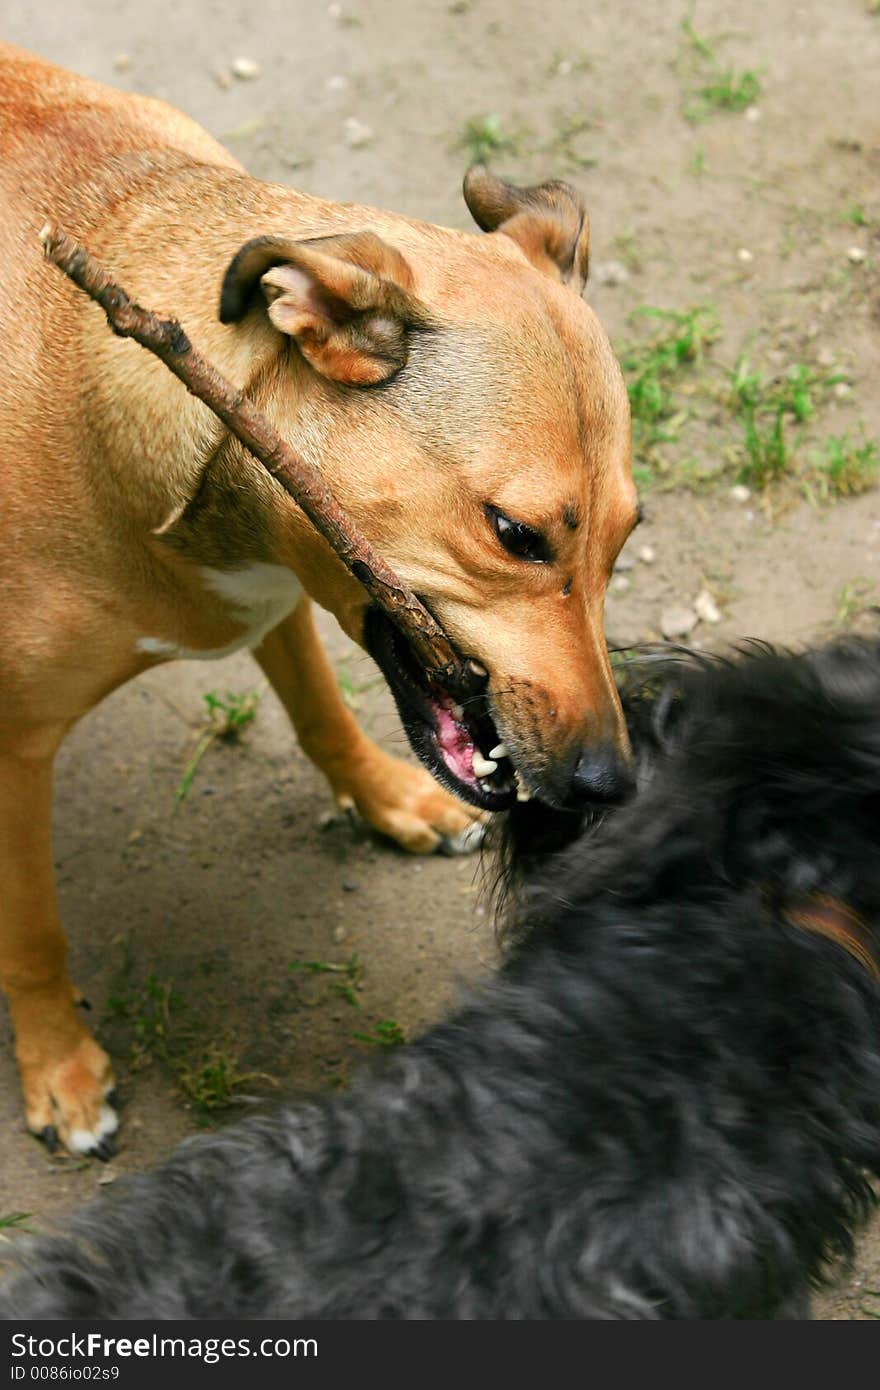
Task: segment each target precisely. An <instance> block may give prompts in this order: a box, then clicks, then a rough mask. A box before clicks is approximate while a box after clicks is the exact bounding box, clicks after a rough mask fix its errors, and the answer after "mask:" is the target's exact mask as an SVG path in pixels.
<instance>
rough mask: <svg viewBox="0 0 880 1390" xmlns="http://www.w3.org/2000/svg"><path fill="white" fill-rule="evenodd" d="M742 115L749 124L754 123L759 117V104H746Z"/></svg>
mask: <svg viewBox="0 0 880 1390" xmlns="http://www.w3.org/2000/svg"><path fill="white" fill-rule="evenodd" d="M743 115H744V116H745V118H746V120H747V121H748V122H749V123H750V124H751V125H754V124H755V122H756V121H759V120H760V119H761V108H760V106H747V107H746V109H745V111H744V112H743Z"/></svg>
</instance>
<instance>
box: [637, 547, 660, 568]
mask: <svg viewBox="0 0 880 1390" xmlns="http://www.w3.org/2000/svg"><path fill="white" fill-rule="evenodd" d="M656 558H657V552H656V550H655V549H654V547H653V545H640V546H639V559H640V560H641V562H642V564H643V565H653V563H654V561H655V560H656Z"/></svg>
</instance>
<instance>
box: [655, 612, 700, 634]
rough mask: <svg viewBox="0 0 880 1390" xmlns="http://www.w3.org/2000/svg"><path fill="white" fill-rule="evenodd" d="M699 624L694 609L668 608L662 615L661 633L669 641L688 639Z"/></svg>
mask: <svg viewBox="0 0 880 1390" xmlns="http://www.w3.org/2000/svg"><path fill="white" fill-rule="evenodd" d="M698 622H699V618H698V617H697V615H696V613H695V612H694V610H693V608H684V607H682V608H666V609H664V611H663V612H662V613H661V614H660V631H661V632H662V633H663V636H664V637H665V638H667V640H669V641H671V640H672V639H673V638H675V637H687V635H688V633H689V632H692V631H693V629H694V628H695V627H696V625H697V623H698Z"/></svg>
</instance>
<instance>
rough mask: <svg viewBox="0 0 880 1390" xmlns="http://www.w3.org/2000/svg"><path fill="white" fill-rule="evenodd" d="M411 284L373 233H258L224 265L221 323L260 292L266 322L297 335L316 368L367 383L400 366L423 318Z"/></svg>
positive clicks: (399, 260) (403, 264)
mask: <svg viewBox="0 0 880 1390" xmlns="http://www.w3.org/2000/svg"><path fill="white" fill-rule="evenodd" d="M412 282H413V276H412V271H411V270H410V267H409V265H408V264H407V261H406V260H405V258H404V257H403V256H402V255H401V253H400V252H399V251H397V250H396V249H395V248H394V247H393V246H390V245H389V244H388V243H387V242H385V241H383V240H382V238H381V237H378V236H376V235H375V233H374V232H351V233H346V234H343V235H340V236H328V237H315V238H312V239H310V240H308V241H285V240H283V239H280V238H276V237H257V238H255V239H254V240H253V241H249V242H247V243H246V244H245V245H244V246H242V247H241V249H240V250H239V251H238V253H237V254H236V255H235V256H234V257H233V259H232V261H231V262H230V264H229V267H228V268H227V271H226V275H225V276H224V279H223V288H222V291H221V294H220V320H221V322H222V323H235V322H237V321H238V320H239V319H242V318H244V316H245V314H246V313H247V311H248V309H249V308H250V307H251V305H252V303H253V300H254V296H255V294H256V292H257V290H258V289H259V290H261V291H262V295H263V298H264V300H265V302H266V303H267V305H268V315H269V318H270V319H271V321H272V323H273V324H274V325H275V327H276V328H277V329H278V330H279V332H281V333H286V334H288V336H289V337H291V338H294V339H295V340H296V343H297V346H298V347H299V349H300V351H301V352H302V354H303V356H304V357H305V358H306V359H307V360H308V361H309V362H310V363H311V365H312V366H313V367H314V368H315V370H316V371H318V372H320V373H321V374H322V375H323V376H326V377H330V378H331V380H333V381H341V382H345V383H347V384H348V385H352V386H371V385H374V384H375V383H376V382H379V381H387V380H388V378H389V377H391V376H393V375H394V373H395V372H398V371H400V368H401V367H402V366H403V365H404V363H405V362H406V359H407V352H408V329H410V328H412V327H414V326H416V325H422V326H425V325H426V324H427V323H428V322H429V314H428V311H427V309H426V308H425V306H424V305H423V304H421V303H420V302H419V300H418V299H417V298H416V296H415V295H414V294H413V293H412V288H411V287H412Z"/></svg>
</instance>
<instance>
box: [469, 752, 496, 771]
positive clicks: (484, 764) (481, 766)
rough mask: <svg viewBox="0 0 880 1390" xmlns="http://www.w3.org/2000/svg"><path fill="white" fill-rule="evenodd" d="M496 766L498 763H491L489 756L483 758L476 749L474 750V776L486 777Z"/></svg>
mask: <svg viewBox="0 0 880 1390" xmlns="http://www.w3.org/2000/svg"><path fill="white" fill-rule="evenodd" d="M497 767H498V764H497V763H493V761H492V759H491V758H484V757H482V756H481V755H480V754H479V753H477V752H476V750H475V751H474V776H475V777H488V776H489V775H490V774H491V773H493V772H494V771H495V769H496V768H497Z"/></svg>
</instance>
